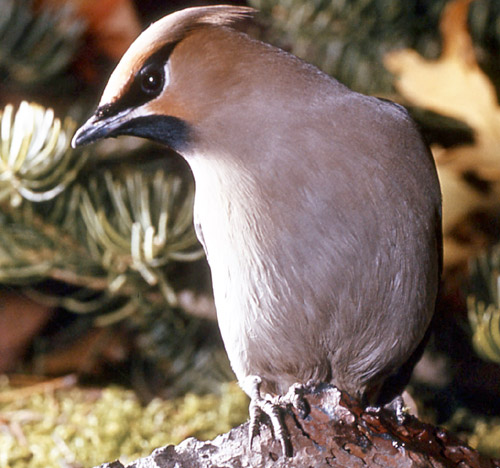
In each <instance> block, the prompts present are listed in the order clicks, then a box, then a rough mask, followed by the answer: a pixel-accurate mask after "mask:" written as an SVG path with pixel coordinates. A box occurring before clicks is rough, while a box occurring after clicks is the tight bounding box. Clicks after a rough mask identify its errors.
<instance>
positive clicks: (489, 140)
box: [385, 0, 500, 267]
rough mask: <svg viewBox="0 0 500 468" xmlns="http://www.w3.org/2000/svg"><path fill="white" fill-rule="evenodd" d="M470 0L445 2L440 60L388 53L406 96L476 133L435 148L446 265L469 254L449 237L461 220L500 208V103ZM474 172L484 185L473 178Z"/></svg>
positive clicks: (412, 53) (389, 64) (409, 53)
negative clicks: (478, 51) (475, 35)
mask: <svg viewBox="0 0 500 468" xmlns="http://www.w3.org/2000/svg"><path fill="white" fill-rule="evenodd" d="M472 1H473V0H454V1H451V2H449V3H448V4H447V5H446V7H445V9H444V11H443V14H442V18H441V23H440V30H441V34H442V37H443V51H442V54H441V56H440V57H439V59H437V60H427V59H425V58H423V57H422V56H420V55H418V53H417V52H416V51H414V50H408V49H407V50H401V51H395V52H391V53H389V54H387V55H386V57H385V65H386V67H387V68H388V69H389V70H390V71H391V72H392V73H394V74H395V75H396V77H397V79H396V81H395V86H396V88H397V90H398V91H399V92H400V93H401V95H402V96H403V97H404V98H405V99H407V100H408V101H409V102H410V103H411V104H414V105H417V106H420V107H423V108H426V109H429V110H432V111H434V112H437V113H439V114H442V115H446V116H449V117H452V118H455V119H458V120H461V121H463V122H465V123H466V124H467V125H469V126H470V128H471V129H472V131H473V134H474V144H468V145H463V146H456V147H452V148H447V149H443V148H441V147H439V146H433V147H432V148H431V149H432V152H433V154H434V158H435V160H436V163H437V168H438V173H439V177H440V180H441V188H442V192H443V230H444V235H445V246H444V254H445V266H448V267H450V266H456V265H457V264H460V263H463V262H464V261H465V260H466V259H467V258H468V257H469V256H470V255H471V245H466V244H463V243H460V242H457V240H456V239H453V238H452V237H451V233H452V231H453V230H454V229H455V228H456V227H457V225H458V224H459V223H460V222H463V221H464V219H465V218H466V217H467V216H468V215H469V214H470V213H472V212H474V211H477V210H490V209H493V208H498V207H500V203H499V202H500V107H499V106H498V99H497V95H496V91H495V88H494V86H493V84H492V82H491V81H490V79H489V78H488V76H487V75H486V74H485V73H483V71H482V70H481V68H480V67H479V65H478V63H477V60H476V56H475V52H474V46H473V43H472V39H471V37H470V34H469V32H468V27H467V14H468V10H469V6H470V3H471V2H472ZM470 175H472V176H473V177H474V179H475V180H476V181H477V182H478V184H479V185H481V186H482V189H478V184H471V183H470V181H469V179H470V177H468V176H470ZM473 250H474V249H473V248H472V251H473Z"/></svg>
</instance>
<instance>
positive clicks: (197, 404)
mask: <svg viewBox="0 0 500 468" xmlns="http://www.w3.org/2000/svg"><path fill="white" fill-rule="evenodd" d="M5 388H6V387H5V386H4V387H3V389H5ZM1 390H2V387H1V386H0V391H1ZM0 395H1V392H0ZM247 410H248V400H247V398H246V396H245V395H244V394H243V393H242V392H241V390H240V389H239V387H238V386H237V385H236V384H223V385H222V389H221V396H216V395H205V396H197V395H192V394H188V395H186V396H185V397H182V398H177V399H174V400H169V401H164V400H160V399H156V400H153V401H152V402H151V403H149V404H148V405H147V406H142V405H141V404H140V403H139V401H138V399H137V397H136V396H135V395H134V393H133V392H131V391H129V390H124V389H122V388H119V387H110V388H106V389H103V390H89V389H81V388H72V389H67V390H58V391H55V392H49V393H34V394H32V395H30V396H29V397H27V398H22V399H18V400H17V401H11V402H9V403H0V468H51V467H57V468H60V467H61V466H82V467H91V466H95V465H99V464H100V463H103V462H106V461H111V460H114V459H117V458H119V459H120V460H121V461H122V462H124V463H125V462H128V461H131V460H134V459H135V458H138V457H140V456H144V455H148V454H149V453H150V452H151V451H152V450H154V449H155V448H157V447H160V446H163V445H166V444H177V443H179V442H181V441H182V440H184V439H185V438H186V437H189V436H194V437H197V438H199V439H210V438H213V437H215V436H216V435H218V434H220V433H223V432H227V431H228V430H229V429H231V428H232V427H234V426H236V425H238V424H240V423H241V422H243V421H244V420H245V419H246V418H247V416H248V412H247Z"/></svg>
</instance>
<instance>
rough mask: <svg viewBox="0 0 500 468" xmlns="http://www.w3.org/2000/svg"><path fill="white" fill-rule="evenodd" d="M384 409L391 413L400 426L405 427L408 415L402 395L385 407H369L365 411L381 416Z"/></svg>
mask: <svg viewBox="0 0 500 468" xmlns="http://www.w3.org/2000/svg"><path fill="white" fill-rule="evenodd" d="M382 409H385V410H388V411H390V412H391V413H392V414H393V415H394V417H395V418H396V421H397V422H398V424H399V425H403V424H405V423H406V420H407V418H408V413H407V410H406V405H405V401H404V400H403V397H402V396H401V395H398V396H397V397H396V398H394V400H392V401H390V402H389V403H387V404H386V405H384V406H367V407H366V409H365V411H366V412H367V413H376V414H380V412H381V411H382Z"/></svg>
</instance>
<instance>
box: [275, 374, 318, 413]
mask: <svg viewBox="0 0 500 468" xmlns="http://www.w3.org/2000/svg"><path fill="white" fill-rule="evenodd" d="M314 385H316V382H315V381H314V380H309V381H308V382H307V383H305V384H304V383H294V384H293V385H291V386H290V388H289V389H288V392H287V393H286V394H285V395H283V396H279V397H278V402H279V404H280V405H282V406H286V407H290V406H293V407H294V408H295V409H296V410H297V413H298V414H299V416H300V418H301V419H305V418H306V417H307V415H308V414H309V413H310V411H311V408H310V407H309V404H308V403H307V401H306V399H305V398H304V394H305V393H307V392H308V391H310V390H311V388H312V387H314Z"/></svg>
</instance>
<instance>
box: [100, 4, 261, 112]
mask: <svg viewBox="0 0 500 468" xmlns="http://www.w3.org/2000/svg"><path fill="white" fill-rule="evenodd" d="M254 14H255V10H254V9H253V8H249V7H242V6H232V5H212V6H206V7H193V8H186V9H184V10H181V11H177V12H175V13H172V14H170V15H168V16H165V17H164V18H161V19H160V20H158V21H156V22H155V23H153V24H152V25H151V26H150V27H149V28H147V29H146V30H145V31H144V32H143V33H142V34H141V35H140V36H139V37H138V38H137V39H136V40H135V41H134V43H133V44H132V45H131V46H130V48H129V49H128V50H127V52H126V53H125V55H124V56H123V58H122V59H121V61H120V63H119V65H118V67H117V69H116V70H115V72H114V73H113V75H112V76H111V78H110V81H109V83H108V86H107V87H106V90H105V91H104V94H103V95H102V98H101V104H106V103H110V102H112V101H113V100H114V98H115V96H117V95H120V94H122V92H123V91H124V90H123V88H124V87H127V86H128V84H129V81H130V79H131V78H132V77H133V76H134V75H135V74H136V73H137V72H138V71H139V70H140V68H141V66H142V65H143V64H144V62H145V61H146V60H147V59H148V58H149V57H151V55H153V54H155V53H157V52H158V51H160V50H161V49H165V48H167V49H169V51H170V52H171V51H172V49H173V48H174V47H175V45H176V44H177V43H178V42H180V41H181V40H183V39H184V38H185V37H186V36H187V35H188V34H189V33H190V32H192V31H194V30H196V29H199V28H202V27H207V26H230V25H232V24H234V23H236V22H238V21H242V20H244V19H246V18H249V17H251V16H253V15H254ZM124 75H128V76H124ZM118 90H119V91H118ZM110 91H112V92H113V94H114V95H115V96H112V95H109V94H108V93H109V92H110ZM117 91H118V93H117Z"/></svg>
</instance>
